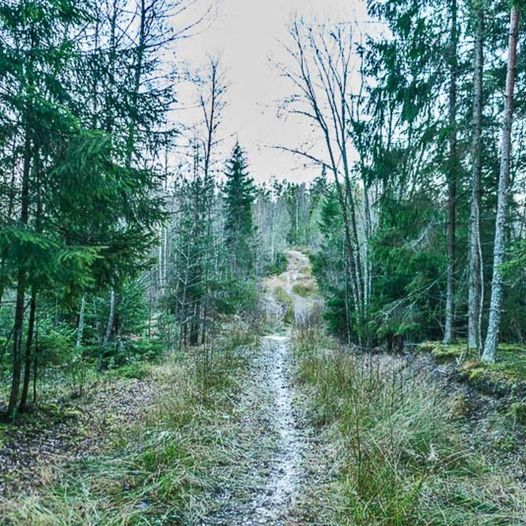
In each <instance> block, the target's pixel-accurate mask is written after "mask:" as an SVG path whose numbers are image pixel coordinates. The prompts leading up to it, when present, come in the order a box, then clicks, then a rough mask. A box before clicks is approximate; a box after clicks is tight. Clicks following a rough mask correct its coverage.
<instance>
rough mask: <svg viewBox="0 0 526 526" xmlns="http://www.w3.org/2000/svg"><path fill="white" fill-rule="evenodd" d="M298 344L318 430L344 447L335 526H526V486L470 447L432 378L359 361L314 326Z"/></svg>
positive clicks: (330, 519)
mask: <svg viewBox="0 0 526 526" xmlns="http://www.w3.org/2000/svg"><path fill="white" fill-rule="evenodd" d="M293 341H294V352H295V355H296V357H297V361H298V367H299V370H298V375H299V379H300V381H301V382H303V384H304V386H305V387H306V389H307V391H308V393H309V399H310V410H311V414H312V415H313V421H314V424H315V425H317V426H319V427H320V428H323V429H324V430H325V442H326V444H328V445H331V446H333V447H336V448H337V454H336V459H337V460H336V462H337V469H336V476H335V480H334V482H333V483H332V484H331V488H330V490H329V497H328V500H329V501H328V503H327V509H328V510H330V511H329V512H328V515H330V516H327V524H339V525H367V526H374V525H393V526H395V525H396V526H398V525H399V526H410V525H435V524H436V525H458V526H460V525H482V524H484V525H490V524H491V525H500V524H502V525H504V524H506V525H519V524H526V502H525V495H524V491H523V489H521V488H517V487H516V486H514V485H513V484H512V483H511V482H510V481H509V480H507V479H506V477H505V476H504V475H503V474H500V473H498V470H496V469H494V468H492V467H490V466H488V465H486V464H485V462H484V459H483V456H482V454H481V453H480V452H476V451H473V450H471V449H470V448H469V444H468V443H467V442H466V438H465V437H464V436H463V433H462V429H461V424H460V422H459V421H458V420H455V418H453V416H452V411H451V407H450V403H449V400H448V397H447V394H446V393H445V392H444V391H443V390H442V389H440V388H438V387H436V382H434V381H433V380H432V379H431V378H429V377H428V376H427V375H426V374H424V373H420V372H417V371H415V370H412V369H411V368H410V367H406V366H404V364H403V363H402V362H399V361H395V360H393V359H391V358H387V357H373V356H356V355H353V354H352V353H350V352H349V351H348V350H343V349H341V348H340V347H339V346H338V345H337V344H336V343H335V342H334V341H332V340H331V339H330V338H328V337H327V336H326V335H325V334H324V333H323V332H322V331H321V330H320V329H319V328H316V327H312V326H310V327H307V328H303V329H300V330H296V331H295V333H294V340H293ZM325 498H326V499H327V496H326V497H325Z"/></svg>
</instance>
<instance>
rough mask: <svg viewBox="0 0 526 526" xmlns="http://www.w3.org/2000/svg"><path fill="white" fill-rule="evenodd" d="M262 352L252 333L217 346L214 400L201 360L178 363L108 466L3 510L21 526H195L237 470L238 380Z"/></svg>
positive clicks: (64, 478) (85, 470)
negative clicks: (252, 355) (203, 376)
mask: <svg viewBox="0 0 526 526" xmlns="http://www.w3.org/2000/svg"><path fill="white" fill-rule="evenodd" d="M255 343H256V337H255V336H254V334H253V331H252V328H247V329H246V330H242V329H240V328H237V329H236V330H232V331H230V332H229V334H228V335H226V336H225V337H224V338H223V339H222V340H220V341H218V349H216V352H215V353H213V355H212V359H211V362H210V363H209V366H210V370H209V371H208V374H207V382H206V391H205V390H204V389H203V382H202V379H201V377H200V374H197V373H198V371H196V369H195V367H196V366H195V360H194V359H193V357H192V356H189V355H184V356H182V355H179V356H173V357H172V358H171V359H169V360H168V361H166V362H165V363H164V364H162V365H159V366H156V367H154V368H153V371H152V374H153V376H154V380H155V381H156V382H157V383H158V385H159V399H158V401H157V403H156V405H155V406H154V408H153V409H151V410H150V411H149V412H148V413H147V414H146V415H145V417H144V420H143V421H142V422H141V423H140V424H136V425H134V426H132V427H130V428H128V429H125V430H123V433H122V434H121V435H120V436H117V437H115V444H114V446H113V447H112V448H111V450H110V451H109V452H108V453H107V454H106V455H104V456H99V457H93V458H90V459H88V460H85V461H83V462H78V463H73V464H70V465H69V466H66V467H65V468H63V469H61V470H56V471H54V472H51V473H50V475H49V480H48V483H47V484H46V485H45V486H44V487H43V488H42V489H41V490H39V491H38V493H37V494H36V495H35V496H32V497H21V498H20V499H18V500H16V501H10V502H8V503H6V504H4V506H3V508H2V509H0V524H2V525H4V524H6V525H13V526H22V525H24V526H27V525H38V526H48V525H49V526H77V525H78V526H81V525H82V526H90V525H104V526H112V525H115V526H116V525H139V524H140V525H143V524H144V525H178V524H185V525H187V524H197V523H199V520H200V517H203V516H205V515H206V514H208V513H210V512H211V511H213V508H214V506H215V505H216V504H215V503H214V499H213V498H209V499H207V498H203V496H205V495H207V494H208V495H213V494H214V493H219V492H220V490H221V487H222V485H223V483H224V482H225V480H226V479H227V478H228V477H230V476H231V475H232V472H233V471H235V469H236V460H235V459H236V454H237V453H238V449H239V444H238V428H237V426H238V423H237V421H236V419H235V418H233V417H232V414H233V411H234V408H235V401H236V400H235V399H236V393H237V390H238V386H239V380H240V379H241V378H242V376H243V374H244V372H245V370H246V368H247V366H248V362H249V359H248V357H249V354H250V352H251V351H250V349H251V347H253V346H254V345H255Z"/></svg>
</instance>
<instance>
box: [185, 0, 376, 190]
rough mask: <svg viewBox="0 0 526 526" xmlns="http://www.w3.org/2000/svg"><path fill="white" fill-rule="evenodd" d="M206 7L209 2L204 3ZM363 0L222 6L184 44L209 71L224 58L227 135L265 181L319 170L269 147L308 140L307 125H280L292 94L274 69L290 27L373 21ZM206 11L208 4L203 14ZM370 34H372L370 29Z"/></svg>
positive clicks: (242, 0) (246, 0) (229, 1)
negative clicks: (293, 23)
mask: <svg viewBox="0 0 526 526" xmlns="http://www.w3.org/2000/svg"><path fill="white" fill-rule="evenodd" d="M203 1H206V0H203ZM364 3H365V2H364V1H363V0H218V2H217V7H216V8H215V10H214V16H213V19H212V21H211V23H210V24H209V25H208V26H207V27H206V28H205V29H203V30H202V31H201V32H200V33H199V34H197V35H195V36H193V37H191V38H189V39H186V40H184V41H181V42H179V43H178V49H177V52H178V55H179V59H184V60H186V61H187V62H188V63H191V64H194V65H195V64H204V63H206V61H207V57H209V56H210V55H219V56H220V57H221V62H222V64H223V67H224V69H225V72H226V76H227V79H228V81H229V90H228V94H227V98H226V101H227V107H226V109H225V118H224V126H223V128H222V135H224V136H225V137H229V136H230V135H235V136H236V137H238V138H239V142H240V143H241V145H242V146H243V147H244V148H245V150H246V151H247V153H248V157H249V162H250V169H251V174H252V175H253V177H254V178H255V179H256V180H257V181H258V182H261V181H265V180H268V179H270V178H272V177H277V178H278V179H284V178H287V179H290V180H293V181H308V180H310V179H312V178H313V177H314V176H316V175H318V174H319V172H320V170H319V169H318V168H315V169H313V168H305V167H304V166H303V162H302V161H301V160H300V159H297V158H294V157H293V156H292V155H289V154H287V153H283V152H279V151H276V150H273V149H271V148H268V145H272V144H281V145H287V146H297V145H299V144H300V143H301V142H302V140H303V139H304V138H307V136H308V133H309V129H308V126H307V124H306V123H304V122H302V121H299V120H297V119H292V118H289V119H287V120H283V119H279V118H278V116H277V106H278V103H279V101H280V100H282V99H283V98H284V97H286V96H287V95H289V94H290V93H291V91H292V88H291V87H290V86H289V85H288V83H287V81H285V79H282V78H280V77H279V75H278V74H277V72H276V69H275V68H273V67H272V58H274V59H278V58H279V57H280V56H283V52H282V46H281V44H280V42H287V36H288V34H287V27H288V23H289V21H290V19H291V17H292V16H293V15H294V14H297V15H299V16H303V17H305V18H306V19H307V20H311V19H313V18H316V19H317V20H319V21H326V20H332V21H341V22H352V21H356V22H358V24H359V25H361V24H362V23H363V21H364V20H365V18H366V16H365V12H366V9H365V5H364ZM202 7H203V4H202V3H201V6H200V8H202ZM364 31H365V29H364ZM234 141H235V138H229V139H228V142H227V143H226V145H228V149H230V148H231V147H232V145H233V142H234Z"/></svg>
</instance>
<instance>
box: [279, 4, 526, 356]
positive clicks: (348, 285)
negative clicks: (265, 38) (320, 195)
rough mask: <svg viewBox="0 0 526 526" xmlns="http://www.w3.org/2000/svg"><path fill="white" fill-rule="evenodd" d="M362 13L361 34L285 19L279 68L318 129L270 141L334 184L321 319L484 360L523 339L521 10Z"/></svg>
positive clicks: (320, 260) (328, 203) (472, 7)
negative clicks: (308, 140) (445, 346)
mask: <svg viewBox="0 0 526 526" xmlns="http://www.w3.org/2000/svg"><path fill="white" fill-rule="evenodd" d="M367 6H368V14H369V24H370V26H369V27H370V28H371V29H370V30H369V31H368V34H364V32H363V31H361V30H360V29H359V28H357V27H355V25H353V24H352V23H339V24H330V23H325V24H311V23H308V22H306V21H305V20H304V19H297V20H295V21H294V22H293V23H292V25H291V30H290V38H289V42H288V44H287V45H286V54H287V58H286V59H285V60H283V62H282V63H281V64H279V66H280V69H281V72H282V75H283V76H284V77H285V78H286V79H287V80H288V81H289V84H290V86H291V88H292V89H293V90H294V91H293V93H294V95H293V96H291V97H289V98H288V99H287V105H288V112H289V114H292V115H294V116H296V117H297V118H300V119H304V120H305V121H309V122H311V123H312V125H313V129H314V130H315V133H316V135H315V139H314V144H315V147H314V148H313V147H312V145H309V146H305V145H298V144H292V145H279V146H278V147H279V148H281V149H284V150H286V151H289V152H291V153H293V154H295V155H298V156H300V157H302V158H303V159H305V160H306V161H308V162H311V163H314V164H316V165H318V166H322V167H323V169H324V170H326V171H327V172H328V173H330V174H331V176H332V179H333V180H334V184H333V185H332V186H331V189H330V194H329V196H327V198H326V200H325V205H324V211H323V214H322V223H321V229H322V233H323V239H324V241H323V243H322V248H321V251H320V252H319V253H318V254H317V255H316V256H315V260H316V261H317V264H316V265H315V266H316V268H317V269H318V274H319V279H320V282H321V283H322V285H323V287H324V289H325V293H326V297H327V300H328V308H329V315H328V316H329V319H330V320H331V323H332V324H333V325H334V326H335V327H337V328H338V331H339V332H340V333H341V334H342V335H344V336H345V337H346V338H347V339H348V340H349V341H355V342H356V343H358V344H361V345H364V346H370V345H374V344H376V343H381V342H383V341H387V342H388V344H389V345H395V346H398V345H400V344H401V342H402V341H414V340H418V339H423V338H433V339H440V338H442V339H443V340H444V342H445V343H451V342H453V341H455V340H456V339H458V338H465V339H466V340H467V348H468V349H470V350H472V351H477V352H479V353H480V354H481V356H482V358H483V359H484V360H485V361H488V362H493V361H495V358H496V354H497V346H498V341H499V339H505V340H513V341H519V342H522V341H523V339H524V330H523V327H524V321H525V320H524V287H525V281H524V268H523V262H524V196H523V192H522V188H523V184H524V173H523V172H524V156H523V151H522V150H523V149H522V148H521V144H522V140H523V135H524V119H523V107H524V101H523V100H522V99H523V97H522V95H521V94H522V91H523V89H522V88H523V86H524V82H525V78H524V71H525V70H524V60H522V55H521V53H520V52H519V53H518V51H517V48H518V43H519V42H520V41H521V37H522V36H523V33H524V26H523V25H521V24H520V17H521V14H523V10H524V6H523V5H522V2H511V3H510V2H508V1H497V2H489V1H485V0H418V1H415V2H404V1H398V0H394V1H385V0H370V1H369V2H368V3H367ZM519 51H520V50H519ZM291 64H293V66H292V67H291ZM291 93H292V92H291ZM342 277H343V278H344V279H343V280H342Z"/></svg>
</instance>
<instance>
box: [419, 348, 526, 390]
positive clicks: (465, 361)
mask: <svg viewBox="0 0 526 526" xmlns="http://www.w3.org/2000/svg"><path fill="white" fill-rule="evenodd" d="M417 350H418V351H419V352H429V353H431V354H432V355H433V356H434V357H435V359H436V360H437V362H439V363H448V362H451V363H453V362H456V363H457V364H458V372H459V373H460V374H461V375H462V377H463V378H464V379H465V380H467V381H469V382H472V383H473V384H475V385H476V386H477V387H479V388H481V390H483V391H486V392H490V393H492V394H520V393H522V392H524V394H526V347H523V346H520V345H517V344H509V343H502V344H500V345H499V349H498V351H497V362H496V363H494V364H486V363H483V362H481V361H480V359H479V356H478V355H477V354H476V353H474V352H472V351H469V352H468V349H467V344H466V342H456V343H453V344H450V345H445V344H443V343H442V342H425V343H421V344H419V345H418V346H417Z"/></svg>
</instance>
